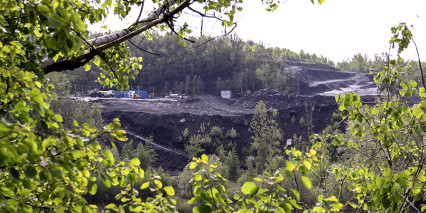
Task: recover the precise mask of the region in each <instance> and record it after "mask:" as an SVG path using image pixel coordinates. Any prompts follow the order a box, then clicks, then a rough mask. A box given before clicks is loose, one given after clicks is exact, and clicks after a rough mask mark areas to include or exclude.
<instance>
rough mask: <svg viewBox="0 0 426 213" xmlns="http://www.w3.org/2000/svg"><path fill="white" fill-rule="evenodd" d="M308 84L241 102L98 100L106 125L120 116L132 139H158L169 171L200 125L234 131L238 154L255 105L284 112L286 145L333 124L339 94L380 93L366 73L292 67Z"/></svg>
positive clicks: (182, 158)
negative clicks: (294, 91)
mask: <svg viewBox="0 0 426 213" xmlns="http://www.w3.org/2000/svg"><path fill="white" fill-rule="evenodd" d="M290 66H292V68H293V69H294V70H296V71H297V72H298V74H299V75H301V76H303V79H304V80H303V82H302V83H303V84H302V86H301V88H300V90H299V93H298V94H293V95H287V94H283V93H280V92H278V91H275V90H268V89H265V90H260V91H258V92H255V93H253V94H250V95H245V96H243V97H240V98H236V99H223V98H220V97H216V96H211V95H205V96H194V97H188V98H184V99H157V100H150V99H139V100H132V99H127V100H125V99H98V100H95V101H96V102H98V103H99V104H100V105H101V106H102V114H103V117H104V120H105V121H106V122H109V121H111V120H112V119H113V118H116V117H118V118H120V120H121V122H122V126H123V128H124V129H125V130H127V131H128V132H129V134H128V137H129V138H130V139H133V140H134V141H137V142H145V141H146V138H147V137H150V136H152V137H153V142H152V143H151V146H152V147H153V148H155V149H156V151H157V154H158V160H157V162H158V163H157V166H162V167H163V168H165V169H167V170H169V171H175V170H181V169H183V167H184V166H185V165H186V163H187V162H188V161H189V159H188V157H187V155H186V153H185V151H184V143H183V142H182V140H180V137H181V136H182V131H184V130H185V129H186V128H188V130H189V134H190V135H191V134H195V133H197V132H198V131H199V128H200V125H201V124H204V125H206V126H207V125H209V126H220V127H223V128H224V130H225V131H226V130H230V129H231V128H234V129H236V130H237V132H238V133H239V137H238V138H237V139H236V141H235V142H236V146H237V151H238V152H239V153H240V154H241V152H242V148H243V147H245V146H248V145H249V143H250V136H251V135H250V132H249V123H250V121H251V117H252V115H253V111H254V108H255V105H256V104H257V103H258V102H259V101H260V100H263V101H264V102H265V104H266V106H267V107H273V108H276V109H278V110H279V117H278V119H277V121H278V123H279V126H280V127H281V128H282V129H283V132H284V141H286V139H288V138H292V137H293V135H294V134H297V135H298V136H302V137H304V138H307V137H308V132H309V131H308V130H309V129H308V128H307V125H300V120H301V118H302V117H303V119H304V120H305V122H307V123H312V126H313V128H312V130H311V132H314V133H319V132H321V131H322V130H323V129H324V128H326V127H327V125H330V124H331V118H332V114H333V112H335V111H336V109H337V104H336V102H335V98H334V95H335V94H340V93H347V92H350V91H353V92H357V93H358V94H361V95H363V96H364V98H368V97H370V98H369V99H370V100H371V99H374V95H376V93H377V92H376V89H375V86H374V82H373V81H372V77H371V76H368V75H367V74H366V73H361V72H342V71H339V70H336V69H334V68H332V67H329V66H325V65H303V66H302V65H300V64H298V65H297V64H290Z"/></svg>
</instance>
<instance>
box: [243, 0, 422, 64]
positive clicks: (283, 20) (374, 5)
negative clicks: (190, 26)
mask: <svg viewBox="0 0 426 213" xmlns="http://www.w3.org/2000/svg"><path fill="white" fill-rule="evenodd" d="M244 9H245V11H244V12H243V13H242V16H241V17H240V18H239V21H238V27H237V29H236V33H237V34H238V35H239V36H240V37H241V38H243V39H250V40H253V41H263V42H264V43H266V44H269V45H270V46H278V47H283V48H288V49H290V50H292V51H296V52H299V51H300V50H302V49H303V50H304V51H305V52H309V53H316V54H319V55H324V56H325V57H327V58H330V59H333V60H335V61H341V60H346V59H348V58H352V56H353V55H354V54H357V53H362V54H367V55H369V56H370V57H374V54H376V53H377V54H380V53H382V52H387V51H388V49H389V39H390V37H391V31H390V28H391V27H392V26H396V25H398V23H400V22H406V23H407V24H409V25H414V31H413V34H414V39H415V41H416V43H417V45H418V48H419V52H420V54H421V55H420V57H421V58H422V60H423V61H424V60H426V1H425V0H356V1H354V0H325V3H324V4H322V5H318V4H315V5H314V4H312V3H311V2H310V1H309V0H287V1H285V2H284V3H283V4H282V5H280V7H279V8H278V10H277V11H275V12H273V13H268V12H264V7H262V5H261V3H260V1H256V0H248V1H246V6H245V7H244ZM407 52H411V54H407V55H405V57H409V58H411V59H413V58H414V56H415V50H414V49H410V50H408V51H407Z"/></svg>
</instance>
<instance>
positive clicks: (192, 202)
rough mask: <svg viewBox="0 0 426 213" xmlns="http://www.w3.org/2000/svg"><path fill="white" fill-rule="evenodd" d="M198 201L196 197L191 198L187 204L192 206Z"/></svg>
mask: <svg viewBox="0 0 426 213" xmlns="http://www.w3.org/2000/svg"><path fill="white" fill-rule="evenodd" d="M197 201H198V197H193V198H191V199H190V200H188V202H187V204H194V203H196V202H197Z"/></svg>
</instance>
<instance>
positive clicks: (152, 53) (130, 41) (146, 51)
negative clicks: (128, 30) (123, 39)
mask: <svg viewBox="0 0 426 213" xmlns="http://www.w3.org/2000/svg"><path fill="white" fill-rule="evenodd" d="M128 42H129V43H130V44H132V45H133V46H134V47H136V48H138V49H139V50H140V51H143V52H145V53H149V54H151V55H156V56H160V54H158V53H154V52H150V51H148V50H145V49H142V48H141V47H139V46H138V45H136V44H135V43H133V42H132V40H131V39H129V40H128ZM141 42H142V41H141Z"/></svg>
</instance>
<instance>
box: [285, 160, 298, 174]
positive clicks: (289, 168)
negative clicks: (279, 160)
mask: <svg viewBox="0 0 426 213" xmlns="http://www.w3.org/2000/svg"><path fill="white" fill-rule="evenodd" d="M285 164H286V167H285V168H286V169H287V170H288V171H290V172H292V171H293V170H294V169H295V168H296V166H295V165H294V164H293V163H292V162H291V161H286V162H285Z"/></svg>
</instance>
